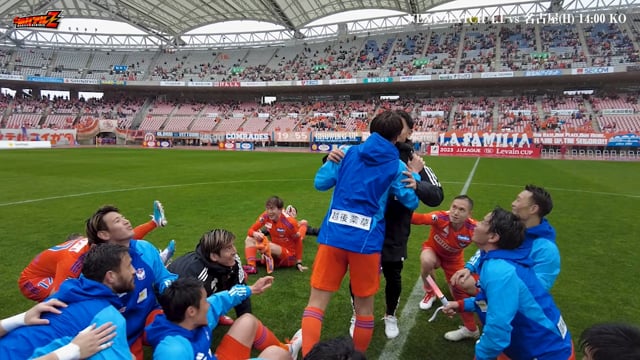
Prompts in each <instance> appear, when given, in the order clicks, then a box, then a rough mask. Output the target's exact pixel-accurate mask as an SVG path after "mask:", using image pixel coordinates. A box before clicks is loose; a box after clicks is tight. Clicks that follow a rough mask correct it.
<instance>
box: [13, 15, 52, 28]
mask: <svg viewBox="0 0 640 360" xmlns="http://www.w3.org/2000/svg"><path fill="white" fill-rule="evenodd" d="M61 12H62V11H49V12H47V14H46V15H32V16H25V17H19V16H16V17H14V18H13V26H15V27H16V28H21V27H43V28H49V29H57V28H58V26H60V13H61Z"/></svg>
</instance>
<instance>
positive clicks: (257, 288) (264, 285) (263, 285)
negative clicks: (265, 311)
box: [249, 276, 273, 295]
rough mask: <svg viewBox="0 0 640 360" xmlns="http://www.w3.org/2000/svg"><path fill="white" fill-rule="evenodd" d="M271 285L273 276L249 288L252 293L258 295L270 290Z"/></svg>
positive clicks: (266, 277)
mask: <svg viewBox="0 0 640 360" xmlns="http://www.w3.org/2000/svg"><path fill="white" fill-rule="evenodd" d="M271 284H273V276H263V277H261V278H260V279H258V281H256V282H255V283H254V284H253V285H251V286H249V287H250V288H251V293H252V294H256V295H257V294H262V293H263V292H264V291H265V290H267V289H268V288H270V287H271Z"/></svg>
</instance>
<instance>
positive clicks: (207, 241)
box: [198, 229, 236, 256]
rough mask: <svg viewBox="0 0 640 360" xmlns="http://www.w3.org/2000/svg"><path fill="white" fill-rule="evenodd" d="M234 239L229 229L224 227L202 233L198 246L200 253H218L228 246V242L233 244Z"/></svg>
mask: <svg viewBox="0 0 640 360" xmlns="http://www.w3.org/2000/svg"><path fill="white" fill-rule="evenodd" d="M235 239H236V236H235V235H233V233H232V232H231V231H228V230H225V229H213V230H209V231H208V232H206V233H204V234H203V235H202V237H201V238H200V242H199V243H198V246H200V250H202V253H203V254H206V255H207V256H208V255H209V254H218V255H220V250H222V249H223V248H225V247H226V246H229V244H233V241H234V240H235Z"/></svg>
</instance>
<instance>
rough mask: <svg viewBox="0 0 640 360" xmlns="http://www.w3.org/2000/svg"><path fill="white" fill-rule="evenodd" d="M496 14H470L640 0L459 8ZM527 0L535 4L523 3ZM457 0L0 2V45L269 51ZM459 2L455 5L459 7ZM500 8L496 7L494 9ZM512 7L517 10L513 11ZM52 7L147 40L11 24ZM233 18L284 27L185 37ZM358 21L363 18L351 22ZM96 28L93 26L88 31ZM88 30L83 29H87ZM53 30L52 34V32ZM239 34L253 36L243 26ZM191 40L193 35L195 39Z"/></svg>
mask: <svg viewBox="0 0 640 360" xmlns="http://www.w3.org/2000/svg"><path fill="white" fill-rule="evenodd" d="M492 2H493V7H494V8H493V9H492V10H478V11H477V12H475V13H471V12H466V13H465V14H466V16H465V17H467V16H479V17H492V16H493V15H496V14H498V13H500V14H510V13H520V14H531V13H539V12H547V11H558V10H560V11H562V10H565V11H576V10H578V11H580V9H586V8H594V9H599V10H603V9H607V8H612V7H619V8H628V7H636V8H637V3H638V2H640V0H547V1H538V0H511V1H508V2H507V1H495V0H494V1H491V0H477V1H472V2H471V4H472V5H467V6H461V7H457V9H460V8H463V9H466V8H469V7H470V6H471V7H476V8H478V7H487V9H489V8H488V7H489V6H491V5H489V3H492ZM525 2H527V3H528V4H529V5H526V6H525V5H523V4H524V3H525ZM458 3H459V2H456V1H450V0H297V1H292V0H239V1H238V0H213V1H212V0H3V1H0V43H4V44H7V41H10V42H12V43H13V45H18V46H22V45H24V44H30V45H35V46H45V47H46V46H55V45H56V44H61V45H65V44H66V45H71V46H75V47H92V48H107V49H108V48H112V49H115V48H139V49H142V48H147V49H148V48H158V46H162V45H166V44H173V45H175V46H185V45H187V46H194V47H224V46H228V45H230V44H231V45H232V44H240V45H242V44H244V45H245V46H260V45H262V46H264V45H266V44H276V43H282V41H284V40H286V39H287V38H289V39H302V38H304V39H309V38H313V37H314V36H318V37H323V36H325V37H326V36H327V35H330V34H331V33H335V32H336V30H335V29H328V28H323V29H320V30H313V29H312V30H309V29H310V28H309V24H310V23H312V22H314V21H315V20H318V19H321V18H324V17H327V16H330V15H334V14H339V13H345V12H349V11H352V10H364V9H384V10H395V11H400V12H402V13H405V14H407V15H404V17H403V18H397V19H395V20H392V21H391V22H390V23H381V22H370V23H369V24H368V25H365V27H361V28H360V30H363V31H365V32H368V31H376V30H380V31H384V30H387V31H388V29H391V28H392V27H393V26H404V25H406V24H410V23H411V22H412V20H408V19H412V18H413V16H412V15H416V16H418V15H420V14H425V13H429V12H433V11H436V10H435V9H434V8H438V7H440V6H441V5H445V4H446V5H451V6H458ZM454 4H455V5H454ZM496 6H497V7H501V9H498V10H496V8H495V7H496ZM510 7H511V8H510ZM50 10H62V15H61V16H62V18H63V19H73V18H76V19H100V20H111V21H117V22H120V23H126V24H130V25H132V26H134V27H135V28H137V29H139V30H140V32H141V33H142V34H143V35H142V36H135V35H132V36H127V37H126V38H121V37H113V36H112V37H109V38H105V37H104V36H101V34H105V35H109V34H115V33H113V32H111V33H104V32H102V31H101V32H100V33H98V30H97V28H96V29H95V32H96V34H92V33H91V31H87V29H86V28H85V29H84V30H85V33H82V29H78V28H76V30H78V31H76V32H75V33H74V32H73V30H72V29H71V28H70V27H69V28H68V32H67V31H66V30H67V29H61V31H59V32H58V31H57V30H58V29H55V30H53V29H45V28H19V29H16V28H14V27H13V24H12V22H13V18H14V17H18V16H30V15H43V14H46V13H47V11H50ZM234 20H253V21H262V22H267V23H272V24H275V25H279V26H281V27H282V30H274V31H273V32H272V33H270V34H268V36H265V35H261V34H260V33H259V32H256V33H255V34H259V35H258V36H254V35H251V37H247V36H244V35H240V36H236V37H235V38H233V39H231V40H228V39H227V38H225V37H224V36H221V37H206V38H199V37H196V36H192V35H187V33H188V32H189V31H191V30H194V29H198V28H201V27H203V26H206V25H210V24H223V23H225V22H228V21H234ZM353 20H359V19H353ZM87 27H90V26H87ZM83 28H84V27H83ZM52 30H53V31H52ZM234 30H235V32H238V33H241V32H250V30H246V29H243V28H238V29H234ZM348 32H349V33H354V32H358V28H356V29H349V30H348ZM189 36H191V37H189Z"/></svg>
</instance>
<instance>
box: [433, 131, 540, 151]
mask: <svg viewBox="0 0 640 360" xmlns="http://www.w3.org/2000/svg"><path fill="white" fill-rule="evenodd" d="M532 141H533V134H532V133H530V132H495V133H494V132H487V131H475V132H456V131H448V132H445V133H440V134H438V144H439V145H445V146H485V147H518V148H522V147H532V146H533V145H532Z"/></svg>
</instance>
